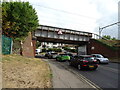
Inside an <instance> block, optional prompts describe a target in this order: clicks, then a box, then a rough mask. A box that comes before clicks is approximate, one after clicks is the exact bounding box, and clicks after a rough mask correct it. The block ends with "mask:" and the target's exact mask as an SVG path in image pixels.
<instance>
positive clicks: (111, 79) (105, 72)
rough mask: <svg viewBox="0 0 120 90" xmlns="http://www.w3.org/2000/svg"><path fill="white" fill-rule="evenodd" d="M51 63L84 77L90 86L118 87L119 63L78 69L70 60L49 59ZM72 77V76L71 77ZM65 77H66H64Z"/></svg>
mask: <svg viewBox="0 0 120 90" xmlns="http://www.w3.org/2000/svg"><path fill="white" fill-rule="evenodd" d="M48 61H49V63H52V64H50V65H52V66H53V65H56V66H57V67H62V69H63V70H67V71H69V72H71V73H74V75H76V76H79V77H82V78H83V79H84V80H85V81H86V82H87V84H89V85H90V84H91V85H90V86H93V87H94V86H95V87H100V88H118V80H119V79H118V76H119V75H120V73H118V65H119V64H117V63H109V64H100V65H99V67H98V69H97V70H92V71H90V70H78V69H77V68H74V67H71V66H69V65H68V62H58V61H55V59H49V60H48ZM69 78H71V77H69ZM64 79H65V78H64Z"/></svg>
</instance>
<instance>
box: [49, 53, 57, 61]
mask: <svg viewBox="0 0 120 90" xmlns="http://www.w3.org/2000/svg"><path fill="white" fill-rule="evenodd" d="M57 55H58V53H55V52H51V53H50V54H48V58H49V59H55V58H56V57H57Z"/></svg>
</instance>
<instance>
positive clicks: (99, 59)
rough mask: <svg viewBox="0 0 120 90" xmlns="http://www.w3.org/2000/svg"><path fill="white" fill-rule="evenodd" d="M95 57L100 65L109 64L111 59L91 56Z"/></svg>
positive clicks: (96, 55) (99, 55) (97, 55)
mask: <svg viewBox="0 0 120 90" xmlns="http://www.w3.org/2000/svg"><path fill="white" fill-rule="evenodd" d="M91 55H92V56H93V57H95V59H96V60H97V61H98V62H99V63H106V64H108V63H109V59H108V58H105V57H103V55H101V54H91Z"/></svg>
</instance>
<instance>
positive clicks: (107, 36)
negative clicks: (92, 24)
mask: <svg viewBox="0 0 120 90" xmlns="http://www.w3.org/2000/svg"><path fill="white" fill-rule="evenodd" d="M103 38H105V39H107V40H116V38H115V37H113V38H112V37H111V36H110V35H104V36H103Z"/></svg>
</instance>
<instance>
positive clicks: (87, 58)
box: [84, 57, 95, 61]
mask: <svg viewBox="0 0 120 90" xmlns="http://www.w3.org/2000/svg"><path fill="white" fill-rule="evenodd" d="M84 59H85V60H88V61H89V60H94V59H95V58H94V57H84Z"/></svg>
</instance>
